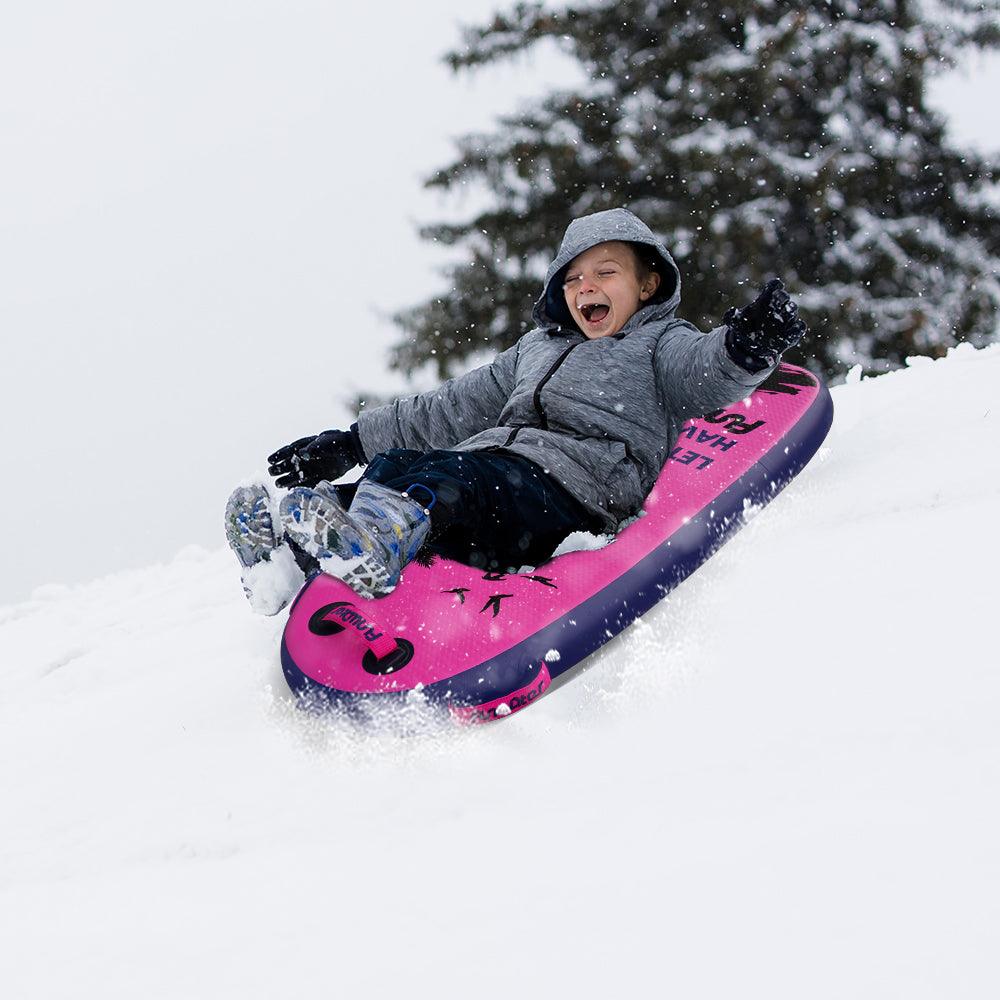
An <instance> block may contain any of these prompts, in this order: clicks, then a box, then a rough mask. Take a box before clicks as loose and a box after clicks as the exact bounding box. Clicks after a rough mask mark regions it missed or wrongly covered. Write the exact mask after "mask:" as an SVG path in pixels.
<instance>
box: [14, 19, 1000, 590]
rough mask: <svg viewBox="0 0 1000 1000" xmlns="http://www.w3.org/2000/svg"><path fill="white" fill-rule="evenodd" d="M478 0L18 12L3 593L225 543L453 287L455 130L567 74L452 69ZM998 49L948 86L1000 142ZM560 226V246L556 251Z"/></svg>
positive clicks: (525, 60)
mask: <svg viewBox="0 0 1000 1000" xmlns="http://www.w3.org/2000/svg"><path fill="white" fill-rule="evenodd" d="M494 8H495V4H494V2H493V0H490V2H486V0H465V2H463V3H462V4H460V5H459V4H457V3H454V2H452V3H446V2H442V0H428V2H423V3H420V4H397V5H392V6H391V7H389V8H386V7H384V6H375V7H373V6H366V5H351V6H347V5H341V4H330V3H327V2H320V0H312V2H310V0H294V2H283V3H280V4H279V3H275V2H264V0H253V2H243V3H238V4H237V3H229V2H223V0H198V2H191V0H180V2H171V3H162V2H161V3H142V4H136V3H132V2H123V0H104V2H90V3H87V4H79V3H72V2H65V0H63V2H52V3H46V4H21V5H16V6H15V5H8V6H7V8H6V9H5V11H4V16H3V30H2V32H0V338H2V355H0V435H2V437H0V469H2V489H0V525H2V526H3V541H2V543H0V545H2V552H3V556H2V561H0V601H9V600H14V599H18V598H21V597H25V596H27V595H28V594H29V593H30V591H31V590H32V588H33V587H34V586H35V585H37V584H40V583H43V582H48V581H62V582H76V581H80V580H86V579H90V578H92V577H94V576H96V575H99V574H102V573H105V572H108V571H111V570H114V569H118V568H123V567H132V566H141V565H146V564H148V563H150V562H152V561H154V560H162V559H167V558H169V557H170V556H171V555H172V554H173V553H174V552H175V551H177V550H178V549H179V548H180V547H181V546H183V545H184V544H185V543H188V542H195V543H198V544H202V545H209V546H214V545H217V544H220V543H221V538H222V534H221V519H222V514H221V512H222V507H223V504H224V502H225V498H226V496H227V495H228V493H229V490H230V488H231V487H232V485H233V484H234V483H235V482H236V481H237V480H240V479H242V478H244V477H246V476H247V475H249V474H251V473H253V472H254V471H258V470H261V469H262V468H263V465H264V457H265V456H266V455H267V454H268V453H269V452H270V451H272V450H273V449H274V448H275V447H277V446H279V445H281V444H284V443H286V442H287V441H288V440H291V439H292V438H294V437H298V436H300V435H302V434H306V433H314V432H316V431H318V430H321V429H324V428H327V427H331V426H342V425H344V424H345V423H347V422H348V421H349V420H350V419H351V417H352V416H353V415H352V414H350V413H348V412H347V411H346V409H345V407H344V405H343V402H344V400H346V399H347V398H348V397H349V396H350V395H351V393H352V392H353V391H354V390H356V389H358V388H360V387H365V386H375V387H377V388H379V389H380V390H382V391H388V392H391V391H396V390H398V389H399V388H400V387H401V386H402V384H403V383H402V380H401V379H400V378H398V377H396V376H392V377H387V376H386V375H385V374H384V371H383V369H384V365H385V351H386V348H387V346H388V345H389V344H390V343H392V342H393V341H394V340H396V339H397V338H398V337H399V335H400V334H399V332H398V331H397V330H396V329H395V328H394V327H393V325H392V324H391V323H390V322H389V320H388V318H387V317H388V315H389V314H391V313H392V312H393V311H395V310H396V309H399V308H403V307H406V306H407V305H413V304H417V303H419V302H421V301H423V300H424V299H425V298H426V297H427V296H428V295H429V294H431V293H432V292H433V291H435V290H437V289H441V288H443V284H442V280H441V278H440V277H439V276H438V275H437V273H436V272H435V266H436V265H439V264H441V263H442V262H443V260H444V259H445V258H444V255H443V254H442V253H437V254H435V252H434V251H433V250H432V248H431V247H430V246H429V245H428V244H426V243H423V242H421V241H420V240H419V239H418V238H417V236H416V232H415V229H416V224H417V223H418V222H421V221H423V222H427V221H434V220H437V219H439V218H441V217H442V216H446V215H451V214H455V215H464V214H465V213H467V212H469V211H471V210H472V209H473V207H474V205H475V202H474V200H472V198H469V199H466V200H465V201H464V202H463V200H462V198H456V199H450V200H447V201H446V200H444V199H443V198H442V197H441V196H440V195H439V194H436V193H429V192H424V191H423V190H422V187H421V182H422V180H423V179H424V178H425V177H426V176H427V175H428V174H429V173H430V172H431V171H432V170H433V169H434V168H436V167H438V166H442V165H444V164H445V163H447V162H449V160H450V158H451V154H452V150H453V146H452V144H451V140H452V138H453V137H455V136H457V135H460V134H462V133H464V132H466V131H469V130H474V129H483V130H488V129H490V128H491V123H492V122H493V121H494V117H495V115H496V114H497V113H499V112H502V111H506V110H511V109H513V108H514V107H515V106H516V105H517V102H518V101H519V100H520V99H522V98H527V97H529V96H530V95H532V94H535V93H539V92H541V91H543V90H545V89H547V88H548V87H549V86H551V85H552V84H553V83H565V82H569V81H570V80H572V79H573V78H574V77H575V74H576V72H577V71H576V69H575V67H574V66H572V65H571V64H569V63H568V62H567V61H565V60H564V59H562V58H560V57H558V56H557V54H556V53H555V52H554V49H553V48H552V47H543V48H542V49H539V50H538V52H537V53H535V54H533V55H528V56H526V57H520V58H519V59H518V60H516V61H515V62H514V63H512V64H511V65H510V66H503V67H500V68H496V69H489V70H486V71H480V72H479V73H477V74H474V75H472V76H460V77H454V76H453V75H452V74H451V73H450V71H448V70H447V68H446V67H445V66H444V65H443V64H442V63H441V62H440V58H439V57H440V54H441V53H442V52H444V51H445V50H447V49H449V48H451V47H452V46H454V45H455V44H456V43H457V42H458V40H459V33H458V24H459V19H460V18H461V19H462V20H463V21H464V23H479V22H480V21H482V20H483V19H484V18H485V17H486V16H487V15H488V14H489V13H490V12H491V11H492V10H493V9H494ZM998 92H1000V70H998V64H997V62H996V61H992V62H990V63H989V64H988V65H986V64H979V63H977V64H976V65H975V74H974V75H973V76H967V77H965V78H962V77H958V78H956V79H953V80H950V81H948V83H947V85H944V86H942V87H941V88H939V91H938V99H939V100H940V101H942V102H943V104H944V105H945V106H946V107H947V108H948V109H949V112H950V114H951V115H952V121H953V127H954V130H955V133H956V135H957V136H959V137H960V138H962V139H963V140H966V141H977V142H980V143H982V144H985V145H986V146H989V147H991V148H997V145H998V142H997V139H996V137H995V136H996V129H995V128H993V127H992V126H991V125H990V123H991V122H995V106H994V104H993V101H994V98H993V97H991V95H995V94H996V93H998ZM558 235H559V234H553V245H555V243H556V242H557V239H558Z"/></svg>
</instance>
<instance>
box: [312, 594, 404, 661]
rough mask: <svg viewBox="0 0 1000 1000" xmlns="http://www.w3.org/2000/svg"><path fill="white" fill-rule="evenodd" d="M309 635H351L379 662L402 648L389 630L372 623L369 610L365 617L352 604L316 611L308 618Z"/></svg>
mask: <svg viewBox="0 0 1000 1000" xmlns="http://www.w3.org/2000/svg"><path fill="white" fill-rule="evenodd" d="M309 631H310V632H312V633H313V634H314V635H333V634H334V633H336V632H341V631H346V632H351V633H352V634H353V635H355V636H357V638H359V639H360V640H361V641H362V642H363V643H364V644H365V645H366V646H367V647H368V648H369V649H370V650H371V651H372V655H373V656H374V657H375V658H376V660H378V661H383V660H386V659H387V658H389V657H392V656H394V655H395V654H397V653H399V651H400V644H399V642H398V641H397V640H396V637H395V636H394V635H393V634H392V633H391V632H390V631H389V629H387V628H385V627H384V626H382V625H380V624H379V623H378V622H376V621H373V620H372V618H371V616H370V615H369V614H368V609H367V608H366V609H365V613H364V614H362V613H361V612H360V611H358V609H357V608H356V607H355V606H354V604H353V603H352V602H351V601H333V602H332V603H331V604H324V605H323V606H322V607H321V608H317V610H316V611H314V612H313V614H312V616H311V617H310V618H309ZM407 659H409V656H408V657H407ZM400 666H402V664H400Z"/></svg>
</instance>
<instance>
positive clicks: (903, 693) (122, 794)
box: [0, 347, 1000, 1000]
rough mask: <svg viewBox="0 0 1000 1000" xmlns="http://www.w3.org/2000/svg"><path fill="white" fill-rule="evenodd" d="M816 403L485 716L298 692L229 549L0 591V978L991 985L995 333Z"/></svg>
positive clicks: (996, 869)
mask: <svg viewBox="0 0 1000 1000" xmlns="http://www.w3.org/2000/svg"><path fill="white" fill-rule="evenodd" d="M834 397H835V405H836V413H837V415H836V420H835V423H834V427H833V430H832V431H831V434H830V437H829V438H828V441H827V444H826V445H825V447H824V448H823V450H822V452H821V454H820V455H819V456H818V457H817V459H816V460H814V462H813V464H812V465H811V466H810V467H809V468H808V469H807V470H806V471H805V472H804V473H803V474H802V475H801V476H800V478H799V479H798V480H797V481H796V482H795V483H794V484H792V486H791V487H789V489H788V490H787V491H786V492H785V493H783V494H782V495H781V496H780V497H778V499H777V500H775V501H774V503H772V504H771V505H770V506H768V507H767V508H766V509H764V510H763V511H761V512H759V513H758V514H757V516H755V517H754V518H753V519H752V520H751V521H750V523H749V524H748V525H747V527H746V528H745V529H744V530H743V531H742V532H741V533H740V534H739V535H737V536H736V537H735V538H734V539H733V540H732V541H731V542H730V543H728V544H727V545H726V546H725V547H724V548H723V549H722V550H721V551H720V552H719V553H718V554H717V555H716V557H715V558H714V559H713V560H712V561H711V562H710V563H709V564H707V565H706V566H705V567H703V568H702V569H701V570H699V571H698V572H697V573H696V574H695V575H694V576H693V577H691V578H690V579H689V580H688V581H687V582H686V583H685V584H684V585H682V586H681V587H680V588H679V589H678V590H677V591H675V592H674V594H672V595H671V596H670V598H668V600H667V601H666V602H664V603H662V604H661V605H659V606H658V607H657V608H656V609H654V611H653V612H651V613H650V614H648V615H647V616H646V617H645V618H644V619H642V620H641V621H640V622H638V623H637V624H636V625H635V626H634V627H632V628H631V629H629V630H628V631H627V632H626V633H625V634H624V635H623V636H621V637H619V638H618V639H616V640H614V641H612V642H610V643H609V644H608V645H607V646H606V647H605V649H604V650H603V651H602V652H601V653H600V654H598V655H597V656H596V657H594V658H593V660H592V663H591V665H590V667H589V669H588V670H586V671H585V672H584V673H583V674H582V675H580V676H577V677H576V678H575V679H573V680H572V681H570V682H569V683H567V684H566V685H564V686H561V687H559V688H558V689H557V690H555V691H553V692H552V693H551V694H549V695H547V696H546V697H545V698H543V699H542V700H541V701H540V702H539V703H538V704H536V705H535V706H533V707H531V708H530V709H529V710H527V711H525V712H521V713H517V714H513V715H512V716H511V717H510V718H509V719H507V720H505V721H503V722H500V723H496V724H494V725H492V726H487V727H481V728H478V727H472V728H467V729H462V728H458V727H453V726H451V725H442V724H441V723H440V722H439V721H438V720H437V718H436V717H434V716H431V715H429V714H428V713H427V711H426V710H425V709H424V708H423V707H422V704H421V702H422V698H421V696H420V695H419V694H417V695H415V696H414V697H413V698H412V699H411V700H410V701H409V702H408V703H407V705H406V706H405V707H404V708H403V709H402V710H400V711H399V712H396V713H393V714H391V715H387V716H386V717H385V718H382V719H380V720H378V721H376V722H375V723H373V724H372V725H371V726H369V727H367V728H361V727H358V726H352V725H350V724H348V723H346V722H344V721H343V720H341V719H338V718H327V717H323V716H320V715H313V714H308V713H305V712H302V711H299V710H296V709H294V708H293V707H292V706H291V705H290V704H289V702H288V699H287V697H286V694H285V687H284V683H283V681H282V679H281V676H280V672H279V668H278V642H279V638H280V631H281V618H280V617H279V618H277V619H262V618H258V617H255V616H253V615H252V614H251V613H250V612H249V610H248V609H247V607H246V602H245V600H244V597H243V594H242V590H241V587H240V582H239V570H238V566H237V565H236V563H235V560H233V559H232V557H231V555H230V554H229V553H228V551H225V550H215V551H208V550H205V549H203V548H198V547H194V546H192V547H188V548H187V549H185V550H184V551H182V552H181V553H179V554H178V555H177V556H176V558H174V559H173V560H172V561H170V562H168V563H166V564H164V565H157V566H152V567H149V568H147V569H144V570H132V571H128V572H122V573H118V574H115V575H111V576H106V577H103V578H101V579H98V580H95V581H93V582H91V583H88V584H85V585H80V586H74V587H59V586H49V587H45V588H39V589H38V590H36V591H35V592H34V593H33V595H32V597H31V599H30V600H28V601H26V602H23V603H20V604H16V605H12V606H8V607H5V608H0V663H2V670H0V801H2V802H3V807H4V823H3V841H2V844H3V848H2V852H0V892H2V900H3V905H2V906H0V939H2V940H3V942H4V947H3V948H2V949H0V983H2V984H3V991H4V995H6V996H10V997H17V998H19V1000H20V998H35V997H37V998H51V997H61V996H74V995H80V994H81V993H89V992H93V993H94V994H95V995H97V994H99V995H100V996H101V997H102V998H115V997H130V998H131V997H135V996H143V997H148V998H160V997H163V998H166V997H171V998H174V997H212V998H219V997H240V998H241V1000H242V998H255V997H260V998H271V997H275V996H285V995H326V994H329V995H346V996H351V995H355V996H358V995H360V996H384V995H390V991H400V990H405V991H406V994H407V995H411V996H412V995H416V996H431V995H433V996H436V997H441V996H457V995H459V994H461V995H463V996H476V997H497V996H500V995H501V994H505V995H509V994H510V993H511V991H513V990H518V989H521V990H527V991H528V993H529V995H540V994H542V993H543V992H550V993H551V994H552V995H572V996H583V997H598V996H601V997H603V996H609V995H616V996H646V995H650V994H651V993H652V992H653V991H654V990H655V991H656V992H657V993H658V994H660V993H662V994H664V995H665V994H667V993H670V992H673V993H675V994H677V995H680V996H685V997H731V996H746V995H751V996H755V995H765V994H766V995H767V996H768V997H771V998H796V1000H798V998H801V997H803V996H808V997H810V998H834V997H838V998H839V997H845V996H851V997H881V996H905V997H907V998H908V1000H915V998H923V997H927V998H932V997H933V998H939V997H942V996H961V997H963V998H979V997H981V998H987V997H993V996H996V995H997V990H998V988H1000V975H998V969H997V964H996V961H995V958H994V951H995V943H996V940H997V938H998V935H1000V908H998V905H997V900H998V899H1000V854H998V852H997V850H996V844H997V843H998V842H1000V804H998V799H997V795H996V789H997V787H998V782H1000V731H998V728H997V725H996V720H997V718H998V715H1000V674H998V672H997V669H996V663H997V658H996V627H995V614H996V586H995V581H994V574H995V567H996V566H997V565H998V562H1000V535H998V532H997V530H996V514H997V510H998V509H1000V506H998V501H1000V464H998V462H997V458H996V455H997V451H996V438H997V434H998V431H1000V347H992V348H988V349H985V350H982V351H978V352H977V351H974V350H972V349H971V348H970V349H956V350H954V351H952V352H951V354H950V355H949V357H948V358H947V359H944V360H941V361H933V362H932V361H928V360H926V359H924V360H921V361H920V362H919V363H914V364H912V365H911V366H910V367H909V368H907V369H905V370H902V371H899V372H896V373H892V374H888V375H884V376H881V377H879V378H875V379H862V378H859V377H857V376H855V377H853V378H852V379H851V380H850V381H849V383H848V384H845V385H843V386H840V387H837V388H836V389H835V390H834ZM529 984H530V985H529Z"/></svg>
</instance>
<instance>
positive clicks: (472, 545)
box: [345, 448, 604, 571]
mask: <svg viewBox="0 0 1000 1000" xmlns="http://www.w3.org/2000/svg"><path fill="white" fill-rule="evenodd" d="M362 478H364V479H372V480H374V481H375V482H376V483H381V484H382V485H383V486H388V487H390V488H391V489H394V490H399V492H400V493H402V492H403V491H404V490H408V489H409V488H410V487H411V486H414V485H415V484H418V483H419V484H420V485H422V486H425V487H427V488H428V489H430V490H433V491H434V494H435V496H436V500H435V503H434V506H433V508H432V509H431V531H430V535H429V536H428V541H427V543H426V544H425V548H426V549H427V550H428V551H429V552H432V553H436V554H437V555H441V556H444V557H445V558H447V559H455V560H457V561H458V562H463V563H466V564H468V565H470V566H475V567H477V568H480V569H486V570H496V571H504V570H516V569H518V568H520V567H521V566H537V565H539V564H540V563H543V562H545V561H546V560H547V559H548V558H549V557H550V556H551V555H552V553H553V551H554V550H555V548H556V547H557V546H558V545H559V543H560V542H561V541H562V540H563V539H564V538H565V537H566V536H567V535H568V534H570V532H573V531H591V532H595V533H600V532H602V531H603V530H604V528H603V525H602V523H601V521H600V520H599V519H598V518H597V516H596V515H594V514H592V513H591V512H590V511H588V510H587V509H586V508H585V507H584V506H583V504H581V503H580V502H579V501H578V500H576V499H575V498H574V497H573V496H572V495H571V494H570V493H568V492H567V491H566V490H565V489H564V488H563V487H562V486H561V485H560V484H559V483H558V482H556V480H555V479H553V478H552V477H551V476H548V475H546V474H545V472H544V471H543V470H542V468H541V467H540V466H538V465H536V464H535V463H534V462H532V461H531V460H530V459H527V458H523V457H521V456H520V455H515V454H513V453H512V452H503V451H499V450H489V451H431V452H420V451H411V450H409V449H405V448H394V449H392V450H391V451H386V452H382V453H381V454H379V455H376V456H375V457H374V458H373V459H372V460H371V463H370V464H369V465H368V468H367V469H366V470H365V473H364V476H363V477H362ZM351 492H353V489H352V490H351ZM349 496H350V494H348V496H346V497H345V499H348V498H349ZM425 496H426V494H424V493H423V492H422V491H419V490H414V491H413V497H414V499H415V500H418V501H420V502H421V503H426V502H427V500H426V499H425Z"/></svg>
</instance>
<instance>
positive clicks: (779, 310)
mask: <svg viewBox="0 0 1000 1000" xmlns="http://www.w3.org/2000/svg"><path fill="white" fill-rule="evenodd" d="M723 322H724V323H725V324H726V325H727V326H728V327H729V329H728V330H727V331H726V348H727V350H728V351H729V356H730V357H731V358H732V359H733V361H735V362H736V363H737V364H738V365H739V366H740V367H741V368H742V369H744V370H745V371H748V372H752V373H754V372H762V371H763V370H764V369H765V368H770V367H771V366H772V365H774V364H776V363H777V360H778V358H779V357H780V356H781V353H782V352H783V351H786V350H787V349H788V348H789V347H793V346H794V345H795V344H797V343H798V342H799V341H800V340H801V339H802V338H803V337H804V336H805V334H806V332H807V331H806V325H805V323H803V322H802V320H800V319H799V309H798V306H796V304H795V303H794V302H793V301H792V300H791V298H789V296H788V292H786V291H785V286H784V285H783V284H782V282H781V279H780V278H771V280H770V281H768V282H767V284H766V285H764V286H763V287H762V288H761V290H760V294H759V295H758V296H757V298H755V299H754V300H753V302H751V303H750V305H748V306H744V307H743V308H742V309H736V308H733V309H730V310H729V311H728V312H727V313H726V315H725V316H723Z"/></svg>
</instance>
